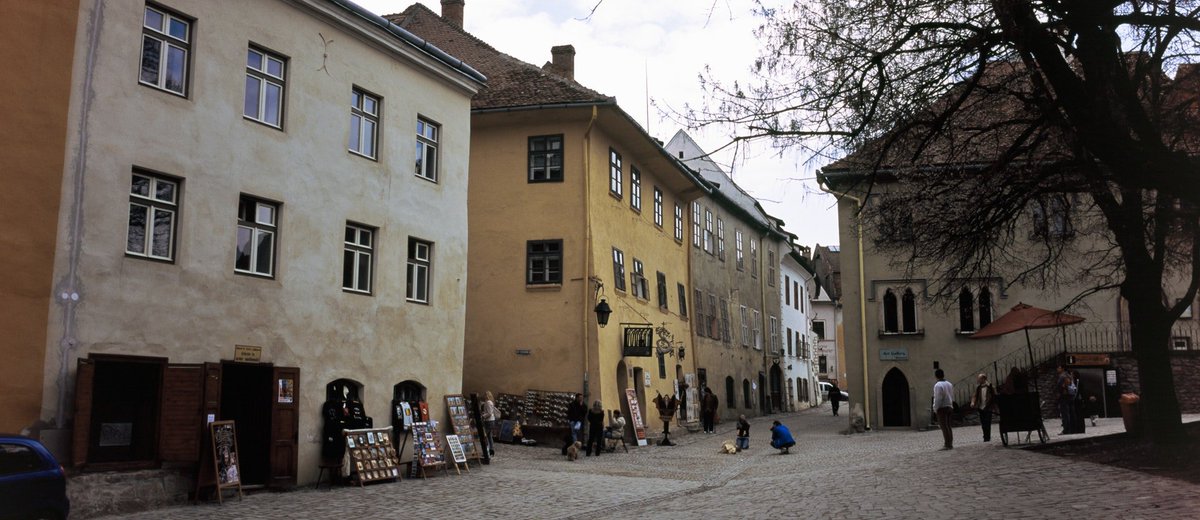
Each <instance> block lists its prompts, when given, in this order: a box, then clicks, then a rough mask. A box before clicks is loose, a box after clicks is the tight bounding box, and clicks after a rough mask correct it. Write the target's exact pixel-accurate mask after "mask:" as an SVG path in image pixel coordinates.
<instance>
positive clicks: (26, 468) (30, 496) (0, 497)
mask: <svg viewBox="0 0 1200 520" xmlns="http://www.w3.org/2000/svg"><path fill="white" fill-rule="evenodd" d="M0 504H3V505H2V506H0V520H31V519H37V520H41V519H53V520H65V519H66V518H67V514H68V513H69V512H70V510H71V502H70V501H69V500H68V499H67V476H66V474H65V472H64V471H63V467H62V466H61V465H59V463H58V461H57V460H55V459H54V456H53V455H51V454H50V452H49V451H47V450H46V447H45V446H42V443H40V442H38V441H35V440H33V439H30V438H28V437H23V436H21V435H8V434H0Z"/></svg>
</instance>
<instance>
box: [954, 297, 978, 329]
mask: <svg viewBox="0 0 1200 520" xmlns="http://www.w3.org/2000/svg"><path fill="white" fill-rule="evenodd" d="M958 330H959V331H961V332H967V331H972V330H975V297H974V296H972V295H971V291H970V290H969V289H967V288H966V287H963V288H962V292H960V293H958Z"/></svg>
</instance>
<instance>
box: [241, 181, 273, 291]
mask: <svg viewBox="0 0 1200 520" xmlns="http://www.w3.org/2000/svg"><path fill="white" fill-rule="evenodd" d="M278 219H279V205H278V204H275V203H273V202H267V201H265V200H262V199H258V198H254V197H251V196H248V195H242V196H241V198H240V199H239V200H238V228H237V257H236V258H235V259H234V264H233V270H234V272H238V273H245V274H253V275H259V276H274V274H275V250H276V249H277V248H276V244H275V239H276V236H278V232H279V228H278Z"/></svg>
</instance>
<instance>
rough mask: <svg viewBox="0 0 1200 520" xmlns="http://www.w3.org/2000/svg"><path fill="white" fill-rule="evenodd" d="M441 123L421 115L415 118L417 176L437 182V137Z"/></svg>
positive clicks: (440, 129) (440, 130)
mask: <svg viewBox="0 0 1200 520" xmlns="http://www.w3.org/2000/svg"><path fill="white" fill-rule="evenodd" d="M441 133H442V127H441V125H438V124H437V123H434V122H432V121H430V120H428V119H425V118H423V117H418V118H417V155H416V157H417V162H416V166H417V169H416V174H417V177H420V178H422V179H425V180H427V181H433V182H437V180H438V174H437V166H438V139H439V138H440V137H439V135H440V134H441Z"/></svg>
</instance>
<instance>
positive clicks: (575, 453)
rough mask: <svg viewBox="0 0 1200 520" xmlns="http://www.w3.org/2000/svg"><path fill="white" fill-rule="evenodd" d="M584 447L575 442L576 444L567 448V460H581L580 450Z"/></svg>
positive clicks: (580, 443)
mask: <svg viewBox="0 0 1200 520" xmlns="http://www.w3.org/2000/svg"><path fill="white" fill-rule="evenodd" d="M582 447H583V443H582V442H579V441H575V444H572V445H570V446H567V460H569V461H574V460H579V448H582Z"/></svg>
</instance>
